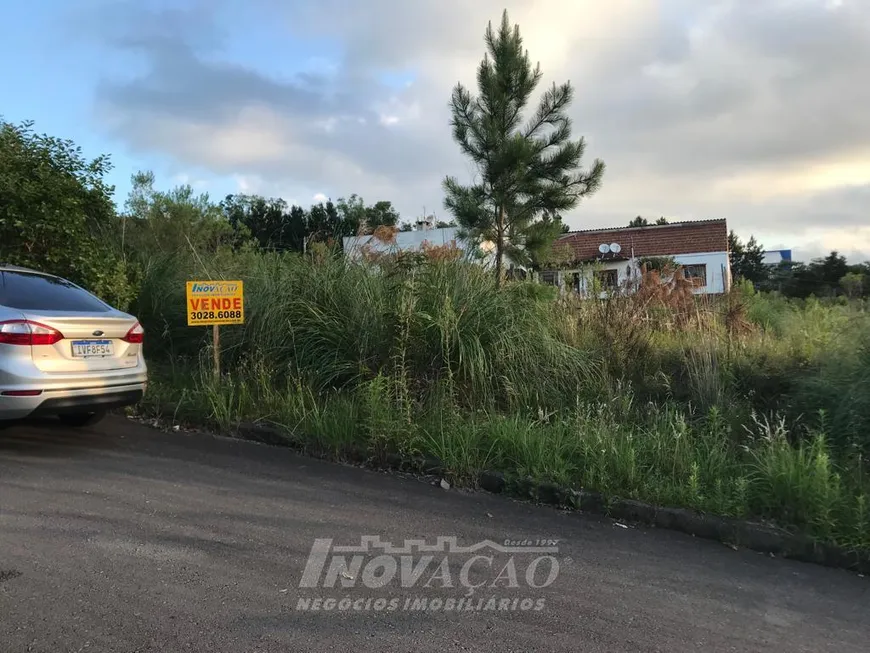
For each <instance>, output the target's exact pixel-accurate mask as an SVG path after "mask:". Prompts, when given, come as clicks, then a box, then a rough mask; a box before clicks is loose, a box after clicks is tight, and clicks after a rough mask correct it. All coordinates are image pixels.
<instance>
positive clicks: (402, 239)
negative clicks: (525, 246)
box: [342, 227, 521, 270]
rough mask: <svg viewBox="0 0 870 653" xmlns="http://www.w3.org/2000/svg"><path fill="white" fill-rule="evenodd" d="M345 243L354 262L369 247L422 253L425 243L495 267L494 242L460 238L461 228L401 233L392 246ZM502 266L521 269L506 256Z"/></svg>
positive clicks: (361, 240) (368, 239)
mask: <svg viewBox="0 0 870 653" xmlns="http://www.w3.org/2000/svg"><path fill="white" fill-rule="evenodd" d="M342 243H343V247H344V253H345V256H347V258H348V259H350V260H352V261H359V260H360V259H361V258H362V252H363V249H364V248H366V247H367V248H369V249H370V250H371V251H372V252H379V253H382V254H395V253H398V252H419V251H420V250H422V249H423V243H427V244H429V245H433V246H439V247H440V246H444V245H448V246H454V247H456V248H458V249H460V250H462V252H463V255H464V256H465V257H466V258H467V259H468V260H470V261H474V262H477V263H479V264H480V265H482V266H484V267H486V268H494V267H495V248H494V246H493V245H492V244H491V243H482V244H480V245H478V244H476V243H473V242H469V241H467V240H465V239H463V238H461V237H460V235H459V227H440V228H437V229H420V230H417V231H399V232H397V233H396V237H395V240H394V241H393V242H391V243H384V242H381V241H380V240H377V239H376V238H375V237H374V236H346V237H345V238H344V239H343V241H342ZM502 264H503V266H504V269H505V270H507V269H508V268H510V267H511V266H512V265H515V266H516V267H521V266H519V265H516V264H515V263H514V261H512V260H511V258H510V257H509V256H507V255H505V256H504V260H503V261H502Z"/></svg>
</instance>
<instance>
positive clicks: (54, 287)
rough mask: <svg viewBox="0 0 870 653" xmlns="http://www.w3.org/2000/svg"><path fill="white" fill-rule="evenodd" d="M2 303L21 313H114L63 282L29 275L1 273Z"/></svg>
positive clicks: (0, 295)
mask: <svg viewBox="0 0 870 653" xmlns="http://www.w3.org/2000/svg"><path fill="white" fill-rule="evenodd" d="M0 304H2V305H3V306H8V307H9V308H15V309H18V310H21V311H81V312H87V313H95V312H98V313H106V312H108V311H109V310H111V309H110V308H109V307H107V306H106V305H105V304H103V302H101V301H100V300H99V299H97V298H96V297H94V296H93V295H92V294H90V293H89V292H86V291H85V290H82V289H81V288H79V287H78V286H75V285H73V284H72V283H70V282H69V281H66V280H64V279H58V278H57V277H47V276H43V275H41V274H31V273H28V272H13V271H11V270H3V271H0Z"/></svg>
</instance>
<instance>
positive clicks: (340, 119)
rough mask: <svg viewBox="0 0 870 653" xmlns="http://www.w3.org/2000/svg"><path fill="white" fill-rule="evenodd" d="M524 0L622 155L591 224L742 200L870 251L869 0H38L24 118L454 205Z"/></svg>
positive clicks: (240, 185)
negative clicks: (485, 67)
mask: <svg viewBox="0 0 870 653" xmlns="http://www.w3.org/2000/svg"><path fill="white" fill-rule="evenodd" d="M505 6H507V9H508V10H509V11H510V15H511V19H512V20H513V21H515V22H517V23H519V24H520V27H521V30H522V33H523V36H524V37H525V42H526V45H527V47H528V49H529V53H530V55H531V57H532V59H533V60H536V61H540V63H541V67H542V69H543V72H544V81H543V83H542V86H543V85H546V84H550V83H552V82H553V81H557V82H561V81H564V80H566V79H567V80H570V81H571V82H572V84H573V85H574V87H575V89H576V99H575V102H574V105H573V106H572V108H571V114H572V117H573V119H574V127H575V135H577V136H579V135H582V136H584V137H585V138H586V140H587V145H588V147H587V155H588V157H589V160H590V161H591V159H592V158H596V157H597V158H601V159H603V160H604V161H605V163H606V164H607V173H606V175H605V178H604V184H603V186H602V188H601V190H600V191H599V192H598V193H597V194H596V195H594V196H593V197H591V198H589V199H587V200H585V201H584V202H583V203H582V204H581V205H580V207H579V208H578V209H577V210H575V211H574V212H573V213H571V214H570V215H569V216H567V218H568V222H569V223H570V225H571V226H572V227H573V228H577V229H580V228H590V227H598V226H619V225H623V224H626V223H627V222H628V221H629V220H630V219H631V218H632V217H634V216H636V215H644V216H648V217H651V218H655V217H658V216H660V215H664V216H668V217H670V218H673V219H684V220H692V219H704V218H719V217H724V218H727V220H728V223H729V226H730V227H731V228H733V229H735V230H736V231H737V232H738V234H740V235H741V236H742V237H744V238H747V237H748V236H749V235H751V234H755V235H756V236H757V237H759V239H760V240H761V241H762V242H763V243H764V244H765V245H766V246H767V247H768V248H779V247H791V248H793V249H795V250H796V253H797V255H798V256H800V257H803V258H807V257H810V256H816V255H818V254H820V253H822V252H823V251H828V250H830V249H838V250H840V251H841V252H842V253H845V254H847V255H848V256H849V257H850V258H852V259H853V260H863V259H867V258H870V0H607V2H603V1H601V0H498V1H495V0H474V1H469V0H411V1H409V0H404V1H403V0H366V1H365V2H363V1H361V0H360V1H357V0H319V2H317V1H315V0H161V1H158V0H139V1H138V2H125V1H119V0H113V1H110V0H75V1H74V2H69V1H68V0H31V1H30V2H22V3H15V4H14V5H12V4H11V3H10V4H9V6H8V7H6V8H4V20H3V21H2V24H0V56H2V60H3V61H4V62H5V65H4V88H5V91H6V92H5V93H4V100H3V103H2V106H0V112H2V113H3V115H4V117H5V118H6V119H7V120H13V121H18V120H23V119H26V118H31V119H34V120H36V121H37V125H36V126H37V128H38V129H40V130H41V131H46V132H49V133H52V134H54V135H60V136H66V137H69V138H72V139H73V140H75V141H76V142H77V143H79V144H80V145H81V146H82V147H83V149H84V150H85V152H86V154H88V155H97V154H100V153H103V152H108V153H111V154H112V157H113V161H114V162H115V166H116V169H115V170H114V172H113V175H112V176H113V181H114V183H115V184H116V186H117V197H116V199H117V200H118V202H119V203H121V204H123V200H124V197H125V196H126V193H127V191H128V189H129V177H130V174H131V173H133V172H135V171H136V170H139V169H151V170H153V171H154V172H155V174H156V175H157V179H158V184H159V185H161V186H171V185H174V184H177V183H191V184H193V185H194V187H196V188H198V189H201V190H203V191H207V192H208V193H210V194H211V195H212V196H213V197H214V198H216V199H220V198H221V197H223V196H224V195H225V194H227V193H232V192H250V193H260V194H264V195H275V196H282V197H284V198H285V199H287V200H288V201H291V202H293V201H295V202H298V203H301V204H305V205H308V204H310V203H311V202H312V201H313V200H315V198H316V199H320V198H322V197H332V198H338V197H341V196H346V195H349V194H351V193H357V194H359V195H361V196H362V197H364V198H365V199H366V200H367V201H369V202H374V201H377V200H380V199H388V200H391V201H393V203H394V204H395V205H396V206H397V208H398V209H399V211H400V212H401V213H402V214H403V217H405V218H412V217H414V216H416V215H419V214H421V213H422V212H423V209H424V207H425V209H426V211H427V212H433V211H434V212H436V213H438V214H439V217H441V216H444V215H445V213H444V210H443V208H442V194H441V180H442V179H443V178H444V176H445V175H448V174H451V175H456V176H459V177H460V178H463V179H470V178H471V174H472V169H471V168H470V167H469V165H468V163H467V162H466V161H465V160H463V158H462V157H461V155H460V154H459V152H458V149H457V147H456V146H455V144H454V143H453V142H452V141H451V136H450V129H449V126H448V120H449V112H448V100H449V98H450V91H451V89H452V87H453V86H454V85H455V84H456V83H457V82H458V81H461V82H463V83H465V84H467V85H473V83H474V75H475V68H476V66H477V64H478V62H479V60H480V58H481V57H482V55H483V40H482V37H483V32H484V30H485V28H486V24H487V22H488V21H490V20H493V21H498V20H499V18H500V14H501V11H502V9H503V8H505Z"/></svg>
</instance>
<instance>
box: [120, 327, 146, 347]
mask: <svg viewBox="0 0 870 653" xmlns="http://www.w3.org/2000/svg"><path fill="white" fill-rule="evenodd" d="M121 340H123V341H124V342H130V343H133V344H141V343H142V341H143V340H145V329H143V328H142V325H141V324H139V323H138V322H136V324H134V325H133V328H132V329H130V330H129V331H128V332H127V335H126V336H124V337H123V338H121Z"/></svg>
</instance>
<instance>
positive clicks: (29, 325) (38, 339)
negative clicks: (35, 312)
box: [0, 320, 63, 346]
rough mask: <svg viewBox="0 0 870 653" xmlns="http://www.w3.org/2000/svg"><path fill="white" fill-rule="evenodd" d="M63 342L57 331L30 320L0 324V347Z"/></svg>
mask: <svg viewBox="0 0 870 653" xmlns="http://www.w3.org/2000/svg"><path fill="white" fill-rule="evenodd" d="M61 340H63V334H62V333H61V332H60V331H58V330H57V329H52V328H51V327H50V326H45V325H44V324H40V323H39V322H31V321H30V320H9V321H7V322H0V345H25V346H30V345H53V344H54V343H56V342H60V341H61Z"/></svg>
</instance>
